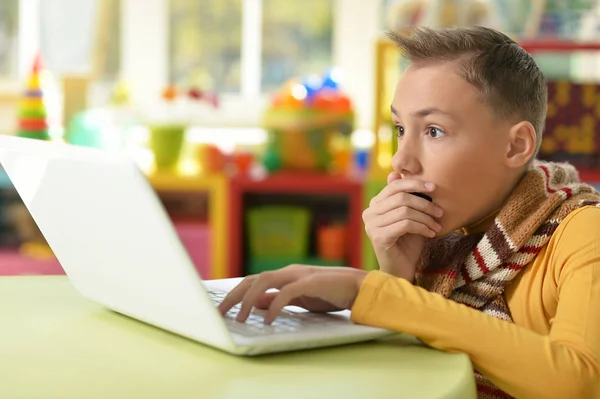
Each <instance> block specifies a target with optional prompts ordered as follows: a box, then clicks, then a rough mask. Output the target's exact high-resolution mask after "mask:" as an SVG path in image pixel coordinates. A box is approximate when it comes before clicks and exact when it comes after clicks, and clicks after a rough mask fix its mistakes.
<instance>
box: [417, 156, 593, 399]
mask: <svg viewBox="0 0 600 399" xmlns="http://www.w3.org/2000/svg"><path fill="white" fill-rule="evenodd" d="M587 205H593V206H600V194H598V193H597V192H596V191H595V190H594V189H593V188H592V187H590V186H588V185H586V184H583V183H581V182H580V181H579V178H578V175H577V171H576V170H575V169H574V168H573V167H572V166H570V165H568V164H558V163H545V162H537V163H536V164H535V166H534V167H533V168H532V169H531V170H529V171H528V172H527V173H526V174H525V176H524V177H523V178H522V179H521V181H520V182H519V184H518V185H517V187H516V188H515V190H514V191H513V192H512V194H511V196H510V197H509V198H508V200H507V202H506V203H505V204H504V206H503V207H502V209H501V210H500V212H499V213H498V215H497V216H496V218H495V219H494V222H493V223H492V224H491V226H490V227H489V228H488V230H487V231H486V232H485V233H480V234H470V235H464V234H460V233H458V232H455V233H451V234H449V235H447V236H445V237H440V238H437V239H434V240H431V242H430V243H429V244H428V245H427V246H426V248H425V250H424V252H423V256H422V257H421V261H420V263H421V265H422V266H421V267H420V268H419V272H418V273H417V276H416V284H417V285H419V286H421V287H423V288H425V289H427V290H429V291H432V292H436V293H439V294H441V295H443V296H445V297H446V298H450V299H452V300H454V301H456V302H458V303H462V304H465V305H467V306H470V307H472V308H475V309H479V310H481V311H482V312H484V313H487V314H489V315H491V316H494V317H497V318H499V319H502V320H506V321H508V322H511V323H512V322H513V320H512V318H511V315H510V310H509V309H508V305H507V303H506V299H505V297H504V289H505V287H506V286H507V284H508V283H510V281H511V280H512V279H513V278H515V276H516V275H517V274H519V272H520V271H521V270H523V268H525V266H527V265H528V264H529V263H531V262H532V261H533V260H534V259H535V257H536V255H537V254H538V253H539V252H540V250H541V249H542V248H543V247H544V246H545V245H546V244H547V243H548V241H549V240H550V237H551V236H552V233H554V231H555V230H556V228H557V227H558V225H559V224H560V223H561V222H562V221H563V220H564V218H565V217H566V216H567V215H568V214H569V213H571V212H572V211H573V210H575V209H577V208H580V207H583V206H587ZM475 378H476V382H477V393H478V397H479V398H494V399H495V398H510V397H511V396H509V395H508V394H506V393H504V392H503V391H501V390H500V389H499V388H498V387H496V386H495V385H494V384H492V383H491V382H490V381H489V380H488V379H487V378H485V377H484V376H483V375H481V374H480V373H479V372H478V371H476V372H475Z"/></svg>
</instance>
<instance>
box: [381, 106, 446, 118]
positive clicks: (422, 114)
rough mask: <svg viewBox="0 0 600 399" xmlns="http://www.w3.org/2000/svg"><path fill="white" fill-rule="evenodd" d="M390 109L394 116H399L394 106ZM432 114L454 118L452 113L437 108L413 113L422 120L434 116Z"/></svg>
mask: <svg viewBox="0 0 600 399" xmlns="http://www.w3.org/2000/svg"><path fill="white" fill-rule="evenodd" d="M390 109H391V110H392V114H394V115H396V116H399V115H398V111H396V109H395V108H394V106H393V105H391V106H390ZM432 114H440V115H444V116H447V117H449V118H454V116H453V115H452V114H451V113H449V112H446V111H442V110H441V109H439V108H436V107H429V108H423V109H421V110H419V111H416V112H413V114H412V115H413V116H417V117H420V118H424V117H426V116H428V115H432Z"/></svg>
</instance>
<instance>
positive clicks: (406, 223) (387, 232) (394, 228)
mask: <svg viewBox="0 0 600 399" xmlns="http://www.w3.org/2000/svg"><path fill="white" fill-rule="evenodd" d="M379 234H380V235H381V236H382V237H384V238H388V240H389V241H391V240H394V241H395V240H396V239H397V238H398V237H401V236H403V235H406V234H417V235H420V236H423V237H427V238H433V237H435V234H436V231H435V230H432V229H430V228H429V227H428V226H427V225H425V224H423V223H420V222H415V221H412V220H402V221H400V222H397V223H394V224H391V225H389V226H386V227H382V228H381V231H380V233H379Z"/></svg>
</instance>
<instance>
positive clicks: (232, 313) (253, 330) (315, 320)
mask: <svg viewBox="0 0 600 399" xmlns="http://www.w3.org/2000/svg"><path fill="white" fill-rule="evenodd" d="M209 295H210V298H211V299H212V301H213V302H214V303H215V304H217V305H218V304H219V303H221V302H222V301H223V299H224V298H225V295H227V293H225V292H215V291H209ZM239 311H240V305H239V304H238V305H235V306H234V307H233V308H231V309H230V310H229V311H228V312H227V314H226V315H225V324H226V325H227V327H228V328H229V330H230V331H232V332H234V333H237V334H241V335H245V336H256V335H267V334H280V333H290V332H296V331H298V330H304V329H306V328H311V329H314V328H319V329H320V328H327V327H330V326H332V325H337V326H339V323H340V320H339V319H337V318H334V317H332V316H331V315H328V314H318V313H308V312H302V313H296V312H290V311H289V310H285V309H284V310H282V311H281V313H280V314H279V316H277V318H276V319H275V321H274V322H273V323H271V325H265V324H264V322H263V320H264V316H265V315H266V313H267V312H266V311H264V310H259V309H253V310H252V311H251V312H250V316H248V318H247V319H246V322H245V323H240V322H238V321H236V320H235V318H236V316H237V314H238V313H239Z"/></svg>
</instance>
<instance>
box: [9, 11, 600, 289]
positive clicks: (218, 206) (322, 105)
mask: <svg viewBox="0 0 600 399" xmlns="http://www.w3.org/2000/svg"><path fill="white" fill-rule="evenodd" d="M473 25H484V26H489V27H493V28H496V29H499V30H501V31H503V32H505V33H506V34H508V35H510V36H511V37H513V38H514V39H515V40H516V41H518V42H519V43H520V44H521V45H522V46H523V47H524V48H525V49H526V50H527V51H529V52H530V53H531V54H533V56H534V57H535V58H536V60H537V61H538V63H539V64H540V66H541V68H542V70H543V71H544V73H545V74H546V76H547V77H548V79H549V107H548V118H547V128H546V131H545V138H544V142H543V146H542V153H541V157H542V158H545V159H553V160H568V161H571V162H573V163H574V164H575V165H576V166H578V167H579V169H580V171H581V177H582V179H583V180H584V181H587V182H589V183H591V184H597V185H600V162H599V159H600V157H599V155H600V140H599V139H598V137H597V136H598V135H596V131H597V128H596V124H597V121H598V120H599V119H600V87H599V86H598V84H599V81H600V2H599V1H596V0H371V1H364V0H302V1H301V0H0V134H10V135H18V136H21V137H28V138H33V139H41V140H54V141H60V142H64V143H68V144H72V145H80V146H87V147H96V148H101V149H104V150H107V151H119V152H125V153H127V154H129V155H130V156H131V157H132V158H133V159H134V160H135V161H136V162H137V163H138V165H139V166H140V168H141V169H142V170H143V171H144V172H145V173H146V175H147V176H148V179H149V181H150V183H151V184H152V186H153V187H154V188H155V190H156V192H157V194H158V195H159V198H160V199H161V201H162V202H163V204H164V206H165V209H166V210H167V212H168V214H169V216H170V217H171V219H172V221H173V222H174V226H175V228H176V231H177V233H178V234H179V236H180V238H181V242H182V244H183V246H184V247H185V248H186V250H187V251H188V253H189V255H190V259H191V260H192V262H193V263H194V265H195V266H196V268H197V269H198V271H199V272H200V273H201V274H202V276H203V277H205V278H222V277H234V276H242V275H246V274H249V273H256V272H260V271H264V270H272V269H276V268H279V267H282V266H284V265H286V264H290V263H310V264H318V265H347V266H351V267H360V268H365V269H373V268H376V267H377V265H376V263H375V258H374V255H373V253H372V251H371V250H370V245H369V243H368V240H367V239H366V236H365V235H364V228H363V226H362V220H361V213H362V210H363V209H364V208H365V207H366V206H367V204H368V202H369V201H370V199H371V198H372V197H373V196H374V195H375V194H376V193H377V192H379V191H380V190H381V188H382V187H383V186H384V185H385V177H386V175H387V173H388V172H389V171H390V160H391V156H392V154H393V152H394V150H395V141H394V139H393V135H392V130H393V129H392V126H391V121H390V118H389V104H390V101H391V96H392V93H393V90H394V87H395V83H396V81H397V79H398V77H399V76H400V74H401V73H402V70H403V68H404V67H405V66H406V60H404V59H403V58H402V55H401V54H399V53H398V51H397V50H396V49H395V47H394V46H393V44H392V43H390V42H389V41H388V40H387V39H386V37H385V31H387V30H389V29H394V30H401V31H406V32H409V31H410V30H411V29H412V28H414V27H416V26H430V27H449V26H473ZM114 195H115V196H118V195H120V193H118V192H115V193H114ZM82 239H85V237H82ZM140 239H142V238H140ZM73 245H77V243H73ZM62 273H63V271H62V268H61V266H60V263H59V262H58V261H57V260H56V258H55V256H54V254H53V253H52V250H51V248H50V247H49V245H48V244H47V243H46V242H45V240H44V238H43V235H42V234H41V233H40V231H39V230H38V229H37V227H36V225H35V223H34V222H33V220H32V219H31V217H30V216H29V214H28V212H27V210H26V209H25V207H24V205H23V204H22V202H21V201H20V200H19V198H18V195H17V194H16V192H15V191H14V189H13V187H12V185H11V183H10V180H9V179H8V178H7V177H6V175H5V174H4V173H3V172H2V170H1V168H0V275H12V274H62Z"/></svg>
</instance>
